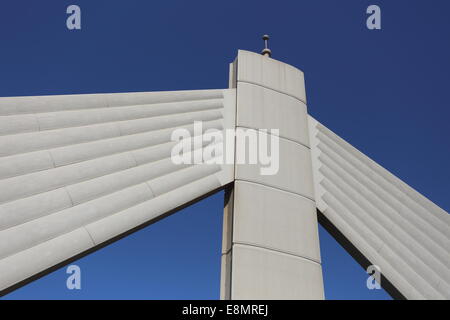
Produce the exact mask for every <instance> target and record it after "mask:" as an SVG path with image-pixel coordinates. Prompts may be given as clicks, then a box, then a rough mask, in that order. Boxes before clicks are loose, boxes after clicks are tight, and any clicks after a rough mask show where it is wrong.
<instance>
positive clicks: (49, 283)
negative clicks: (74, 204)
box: [0, 0, 450, 299]
mask: <svg viewBox="0 0 450 320" xmlns="http://www.w3.org/2000/svg"><path fill="white" fill-rule="evenodd" d="M71 4H77V5H79V6H80V7H81V10H82V30H80V31H69V30H67V28H66V17H67V15H66V13H65V12H66V8H67V6H69V5H71ZM371 4H377V5H379V6H380V7H381V10H382V30H377V31H370V30H368V29H367V28H366V18H367V15H366V14H365V11H366V8H367V7H368V6H369V5H371ZM448 12H450V2H448V1H446V0H434V1H432V2H431V1H425V0H415V1H410V0H396V1H375V0H370V1H366V0H341V1H337V0H293V1H283V0H280V1H265V0H259V1H254V0H246V1H242V0H240V1H239V0H228V1H222V2H218V1H210V0H191V1H185V0H184V1H183V0H180V1H174V0H164V1H163V0H154V1H140V0H127V1H125V0H120V1H119V0H118V1H107V0H95V1H92V0H71V1H66V0H53V1H52V0H40V1H24V0H15V1H2V2H1V3H0V39H1V47H0V96H21V95H44V94H70V93H98V92H128V91H160V90H179V89H187V90H189V89H208V88H226V87H227V84H228V74H227V73H228V63H229V62H231V61H232V60H233V59H234V58H235V56H236V52H237V49H246V50H251V51H257V52H259V51H260V50H261V49H262V40H261V35H262V34H264V33H268V34H270V35H271V41H270V47H271V49H272V51H273V57H274V58H276V59H279V60H282V61H285V62H287V63H289V64H292V65H294V66H296V67H299V68H300V69H302V70H303V71H304V72H305V77H306V87H307V95H308V109H309V112H310V114H312V115H313V116H314V117H315V118H317V119H318V120H319V121H321V122H322V123H324V124H325V125H326V126H327V127H329V128H330V129H332V130H333V131H335V132H336V133H337V134H339V135H340V136H341V137H343V138H344V139H346V140H347V141H349V142H350V143H352V144H353V145H354V146H356V147H357V148H359V149H360V150H361V151H362V152H364V153H365V154H367V155H368V156H370V157H371V158H373V159H374V160H375V161H377V162H378V163H380V164H381V165H383V166H384V167H385V168H387V169H389V170H390V171H391V172H393V173H394V174H395V175H397V176H398V177H400V178H401V179H403V180H404V181H405V182H407V183H408V184H410V185H411V186H412V187H414V188H415V189H416V190H418V191H420V192H421V193H423V194H424V195H425V196H427V197H428V198H430V199H431V200H432V201H433V202H435V203H436V204H438V205H439V206H441V207H442V208H443V209H445V210H447V211H449V210H450V197H449V194H450V182H449V181H450V166H449V163H450V147H449V138H450V126H449V125H448V122H449V119H450V105H449V104H450V103H449V98H448V93H449V92H450V59H449V57H450V41H449V39H450V19H448ZM222 202H223V194H221V193H219V194H217V195H214V196H213V197H211V198H208V199H206V200H204V201H202V202H200V203H197V204H195V205H194V206H192V207H189V208H187V209H185V210H183V211H181V212H179V213H177V214H176V215H173V216H171V217H169V218H167V219H165V220H163V221H160V222H158V223H157V224H155V225H152V226H149V227H147V228H145V229H144V230H141V231H140V232H138V233H136V234H133V235H131V236H130V237H128V238H126V239H123V240H121V241H119V242H117V243H115V244H112V245H110V246H108V247H106V248H104V249H102V250H100V251H98V252H96V253H94V254H92V255H90V256H87V257H85V258H83V259H81V260H80V261H78V262H76V264H78V265H79V266H80V267H81V269H82V279H83V280H82V286H83V287H82V290H81V291H69V290H67V289H66V287H65V281H66V278H67V275H66V273H65V269H61V270H58V271H56V272H54V273H52V274H50V275H48V276H46V277H44V278H42V279H40V280H38V281H36V282H34V283H32V284H30V285H28V286H26V287H23V288H22V289H19V290H17V291H16V292H14V293H12V294H10V295H8V296H6V297H5V298H10V299H18V298H25V299H32V298H39V299H45V298H49V299H79V298H82V299H84V298H87V299H95V298H97V299H99V298H112V299H119V298H124V299H129V298H135V299H184V298H186V299H216V298H218V296H219V277H220V260H219V259H220V242H221V223H222V220H221V219H222ZM180 239H183V241H180ZM320 241H321V249H322V259H323V271H324V280H325V293H326V297H327V298H328V299H388V298H389V296H388V295H387V294H386V293H385V292H384V291H382V290H371V291H369V290H368V289H367V288H366V286H365V282H366V278H367V275H366V274H365V272H364V270H362V269H361V268H360V267H359V266H358V265H357V264H356V263H355V262H353V261H352V258H350V257H349V256H348V255H347V254H346V253H345V252H344V251H343V250H342V249H341V248H340V247H339V245H337V244H336V243H335V242H334V240H333V239H332V238H331V237H330V236H329V235H328V234H327V233H326V232H325V231H324V230H323V229H320Z"/></svg>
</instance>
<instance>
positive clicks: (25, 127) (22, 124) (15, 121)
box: [0, 114, 39, 135]
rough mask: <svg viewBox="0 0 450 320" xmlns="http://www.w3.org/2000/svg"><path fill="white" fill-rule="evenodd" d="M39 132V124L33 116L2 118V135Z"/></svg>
mask: <svg viewBox="0 0 450 320" xmlns="http://www.w3.org/2000/svg"><path fill="white" fill-rule="evenodd" d="M38 130H39V124H38V122H37V120H36V117H35V115H33V114H24V115H19V116H5V117H0V135H5V134H16V133H23V132H31V131H38Z"/></svg>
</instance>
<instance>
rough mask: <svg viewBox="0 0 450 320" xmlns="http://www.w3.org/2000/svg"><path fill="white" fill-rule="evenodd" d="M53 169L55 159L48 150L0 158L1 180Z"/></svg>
mask: <svg viewBox="0 0 450 320" xmlns="http://www.w3.org/2000/svg"><path fill="white" fill-rule="evenodd" d="M53 167H54V163H53V159H52V157H51V155H50V152H49V151H47V150H44V151H37V152H30V153H25V154H20V155H15V156H10V157H0V179H7V178H12V177H15V176H19V175H23V174H27V173H32V172H35V171H40V170H46V169H51V168H53Z"/></svg>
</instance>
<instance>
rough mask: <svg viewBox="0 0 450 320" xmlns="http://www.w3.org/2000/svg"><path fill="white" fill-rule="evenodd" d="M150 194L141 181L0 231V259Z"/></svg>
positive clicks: (135, 203)
mask: <svg viewBox="0 0 450 320" xmlns="http://www.w3.org/2000/svg"><path fill="white" fill-rule="evenodd" d="M152 197H153V195H152V192H151V190H150V189H149V188H148V186H147V185H146V184H140V185H137V186H133V187H130V188H127V189H124V190H121V191H118V192H116V193H113V194H110V195H107V196H105V197H101V198H97V199H95V200H92V201H90V202H86V203H84V204H81V205H78V206H75V207H71V208H68V209H64V210H62V211H58V212H55V213H52V214H49V215H46V216H44V217H41V218H40V219H35V220H31V221H29V222H26V223H23V224H20V225H17V226H15V227H12V228H9V229H5V230H3V231H0V259H3V258H5V257H7V256H9V255H12V254H14V253H16V252H20V251H22V250H25V249H27V248H29V247H32V246H35V245H37V244H39V243H42V242H45V241H48V240H50V239H52V238H55V237H58V236H60V235H62V234H64V233H67V232H70V231H72V230H75V229H77V228H79V227H82V226H83V225H86V224H88V223H90V222H92V221H95V220H99V219H102V218H104V217H106V216H108V215H112V214H114V213H117V212H120V211H122V210H124V209H126V208H130V207H132V206H135V205H137V204H139V203H142V202H144V201H147V200H149V199H151V198H152Z"/></svg>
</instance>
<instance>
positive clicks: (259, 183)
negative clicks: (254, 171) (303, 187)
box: [235, 178, 316, 204]
mask: <svg viewBox="0 0 450 320" xmlns="http://www.w3.org/2000/svg"><path fill="white" fill-rule="evenodd" d="M235 180H236V181H243V182H247V183H251V184H256V185H261V186H264V187H267V188H271V189H275V190H280V191H283V192H287V193H291V194H294V195H296V196H299V197H302V198H304V199H306V200H309V201H311V202H314V204H315V203H316V200H315V199H313V198H310V197H308V196H305V195H303V194H300V193H297V192H293V191H289V190H287V189H282V188H279V187H274V186H271V185H267V184H264V183H261V182H255V181H250V180H246V179H241V178H236V179H235Z"/></svg>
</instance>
